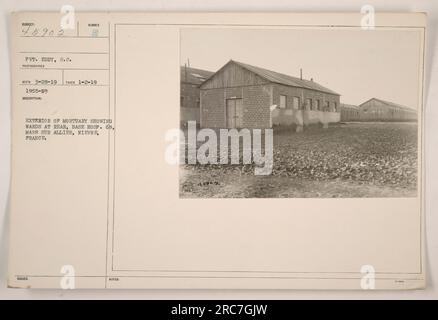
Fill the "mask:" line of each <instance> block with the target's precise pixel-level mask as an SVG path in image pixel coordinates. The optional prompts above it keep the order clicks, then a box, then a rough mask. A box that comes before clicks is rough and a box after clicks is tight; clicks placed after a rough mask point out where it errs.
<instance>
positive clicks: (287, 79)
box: [230, 60, 340, 95]
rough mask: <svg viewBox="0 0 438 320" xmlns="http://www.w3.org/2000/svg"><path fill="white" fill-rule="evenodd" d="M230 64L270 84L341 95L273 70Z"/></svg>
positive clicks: (243, 64)
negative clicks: (252, 73)
mask: <svg viewBox="0 0 438 320" xmlns="http://www.w3.org/2000/svg"><path fill="white" fill-rule="evenodd" d="M230 62H234V63H235V64H237V65H239V66H241V67H242V68H245V69H247V70H249V71H251V72H254V73H255V74H257V75H258V76H260V77H262V78H264V79H266V80H268V81H270V82H275V83H279V84H283V85H286V86H291V87H298V88H306V89H312V90H317V91H321V92H325V93H330V94H335V95H340V94H339V93H337V92H335V91H333V90H330V89H328V88H326V87H324V86H322V85H320V84H318V83H316V82H314V81H310V80H304V79H303V80H302V79H300V78H296V77H292V76H289V75H286V74H283V73H279V72H275V71H271V70H267V69H263V68H259V67H255V66H252V65H249V64H246V63H242V62H238V61H235V60H231V61H230Z"/></svg>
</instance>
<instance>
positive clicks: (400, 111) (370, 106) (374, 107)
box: [359, 98, 417, 121]
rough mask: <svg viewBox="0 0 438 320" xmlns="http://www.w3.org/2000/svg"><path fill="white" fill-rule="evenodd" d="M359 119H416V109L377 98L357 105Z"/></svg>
mask: <svg viewBox="0 0 438 320" xmlns="http://www.w3.org/2000/svg"><path fill="white" fill-rule="evenodd" d="M359 108H360V118H361V121H416V120H417V111H416V110H414V109H412V108H409V107H406V106H402V105H400V104H397V103H394V102H389V101H385V100H381V99H377V98H371V99H370V100H368V101H365V102H364V103H362V104H360V105H359Z"/></svg>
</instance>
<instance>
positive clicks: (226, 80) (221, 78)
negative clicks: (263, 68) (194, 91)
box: [202, 63, 268, 89]
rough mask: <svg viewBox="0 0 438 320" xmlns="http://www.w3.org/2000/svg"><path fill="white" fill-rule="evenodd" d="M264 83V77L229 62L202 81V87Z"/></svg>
mask: <svg viewBox="0 0 438 320" xmlns="http://www.w3.org/2000/svg"><path fill="white" fill-rule="evenodd" d="M266 83H268V82H267V81H266V80H265V79H263V78H261V77H259V76H258V75H256V74H255V73H253V72H250V71H248V70H246V69H244V68H242V67H240V66H238V65H236V64H234V63H231V64H229V65H228V66H226V67H225V68H224V69H222V70H221V71H219V72H218V73H216V74H215V75H214V76H213V77H212V78H210V79H209V80H207V81H206V82H204V84H203V85H202V89H217V88H230V87H241V86H251V85H259V84H266Z"/></svg>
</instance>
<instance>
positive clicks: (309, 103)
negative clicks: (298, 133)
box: [280, 95, 338, 112]
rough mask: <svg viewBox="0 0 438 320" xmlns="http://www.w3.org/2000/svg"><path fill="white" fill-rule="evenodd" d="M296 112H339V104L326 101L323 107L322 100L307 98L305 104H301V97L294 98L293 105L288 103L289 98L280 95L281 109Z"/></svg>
mask: <svg viewBox="0 0 438 320" xmlns="http://www.w3.org/2000/svg"><path fill="white" fill-rule="evenodd" d="M287 108H289V109H294V110H318V111H332V112H337V111H338V104H337V102H330V101H325V103H324V105H322V103H321V100H320V99H311V98H307V99H305V100H304V103H301V97H292V103H287V96H285V95H280V109H287Z"/></svg>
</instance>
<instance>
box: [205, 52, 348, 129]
mask: <svg viewBox="0 0 438 320" xmlns="http://www.w3.org/2000/svg"><path fill="white" fill-rule="evenodd" d="M200 88H201V98H200V104H201V118H200V121H201V127H209V128H270V127H272V126H273V125H295V126H296V128H297V130H301V129H302V128H303V126H306V125H310V124H316V123H320V124H322V125H324V126H327V125H328V123H331V122H339V121H340V112H339V108H340V101H339V98H340V95H339V94H338V93H336V92H334V91H332V90H330V89H328V88H325V87H323V86H322V85H320V84H318V83H316V82H314V81H313V80H304V79H302V78H296V77H292V76H289V75H285V74H281V73H278V72H274V71H270V70H266V69H263V68H259V67H255V66H251V65H248V64H244V63H241V62H237V61H233V60H230V61H229V62H228V63H226V64H225V65H224V66H223V67H222V68H220V69H219V70H218V71H217V72H216V73H214V75H212V76H211V77H210V78H209V79H208V80H206V81H205V82H203V83H202V84H201V86H200Z"/></svg>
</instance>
